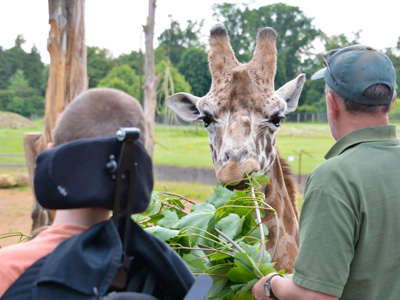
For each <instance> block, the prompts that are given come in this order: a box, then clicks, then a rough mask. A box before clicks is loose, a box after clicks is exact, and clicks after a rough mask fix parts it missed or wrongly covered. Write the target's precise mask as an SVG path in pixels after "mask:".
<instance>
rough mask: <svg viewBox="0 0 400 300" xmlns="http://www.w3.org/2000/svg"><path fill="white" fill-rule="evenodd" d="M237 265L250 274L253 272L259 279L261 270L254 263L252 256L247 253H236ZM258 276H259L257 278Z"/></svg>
mask: <svg viewBox="0 0 400 300" xmlns="http://www.w3.org/2000/svg"><path fill="white" fill-rule="evenodd" d="M235 264H236V265H237V266H238V267H242V268H243V269H245V270H247V271H248V272H251V273H253V274H254V275H255V277H259V274H258V273H259V270H258V268H257V266H256V264H255V263H254V261H253V260H252V259H251V258H250V256H249V255H248V254H247V253H236V254H235ZM256 274H258V275H257V276H256Z"/></svg>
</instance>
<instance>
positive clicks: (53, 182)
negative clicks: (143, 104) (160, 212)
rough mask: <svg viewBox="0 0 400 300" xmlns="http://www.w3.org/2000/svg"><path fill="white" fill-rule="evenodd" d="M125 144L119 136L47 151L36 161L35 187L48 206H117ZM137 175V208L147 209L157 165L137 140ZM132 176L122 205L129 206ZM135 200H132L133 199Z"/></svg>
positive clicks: (124, 184)
mask: <svg viewBox="0 0 400 300" xmlns="http://www.w3.org/2000/svg"><path fill="white" fill-rule="evenodd" d="M122 145H123V143H121V142H120V140H118V139H117V138H116V137H107V138H91V139H82V140H76V141H73V142H70V143H66V144H63V145H60V146H57V147H55V148H53V149H50V150H46V151H43V152H42V153H40V154H39V156H38V157H37V161H36V169H35V177H34V188H35V194H36V198H37V200H38V202H39V203H40V205H42V206H43V207H45V208H47V209H70V208H85V207H99V208H105V209H110V210H112V209H113V204H114V198H115V189H116V180H115V178H116V176H115V174H116V168H117V163H116V162H118V159H119V156H120V152H121V147H122ZM129 163H132V164H136V169H135V171H136V176H135V177H136V178H135V183H134V194H133V211H132V213H140V212H143V211H145V210H146V209H147V207H148V205H149V202H150V198H151V192H152V189H153V165H152V161H151V158H150V156H149V155H148V153H147V151H146V149H145V148H144V146H143V144H142V143H141V142H140V141H139V140H136V141H134V159H133V158H132V162H130V161H129ZM127 198H128V178H125V179H123V181H122V192H121V205H120V206H121V207H126V204H127V200H128V199H127ZM131 201H132V200H131Z"/></svg>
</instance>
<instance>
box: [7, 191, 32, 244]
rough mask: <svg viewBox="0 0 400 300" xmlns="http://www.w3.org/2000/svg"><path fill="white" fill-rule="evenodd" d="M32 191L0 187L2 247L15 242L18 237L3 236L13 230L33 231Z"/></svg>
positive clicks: (27, 232) (26, 232)
mask: <svg viewBox="0 0 400 300" xmlns="http://www.w3.org/2000/svg"><path fill="white" fill-rule="evenodd" d="M32 203H33V200H32V193H31V190H30V189H29V188H24V189H0V247H4V246H7V245H11V244H15V243H17V242H18V240H19V238H18V237H7V238H1V237H2V235H3V234H7V233H11V232H23V233H25V234H29V233H30V231H31V226H32V220H31V208H32Z"/></svg>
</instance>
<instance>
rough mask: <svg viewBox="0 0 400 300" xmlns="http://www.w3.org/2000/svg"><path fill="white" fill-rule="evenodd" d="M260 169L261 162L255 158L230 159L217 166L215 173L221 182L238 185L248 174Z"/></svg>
mask: <svg viewBox="0 0 400 300" xmlns="http://www.w3.org/2000/svg"><path fill="white" fill-rule="evenodd" d="M259 170H260V164H259V162H258V161H257V160H256V159H254V158H249V159H247V160H245V161H231V160H230V161H228V162H227V163H224V164H222V165H217V166H216V167H215V173H216V175H217V179H218V181H219V182H221V183H223V184H228V185H231V186H236V185H238V184H239V183H240V182H241V181H242V179H244V178H245V177H246V174H253V173H257V172H258V171H259Z"/></svg>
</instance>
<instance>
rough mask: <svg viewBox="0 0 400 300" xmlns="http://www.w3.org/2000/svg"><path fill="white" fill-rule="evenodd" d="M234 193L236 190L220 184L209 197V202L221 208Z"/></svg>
mask: <svg viewBox="0 0 400 300" xmlns="http://www.w3.org/2000/svg"><path fill="white" fill-rule="evenodd" d="M234 195H235V192H234V191H231V190H229V189H227V188H226V187H224V186H223V185H222V184H218V185H217V187H216V188H215V189H214V193H213V194H212V195H211V196H210V197H209V198H208V199H207V203H211V204H213V205H214V206H215V207H216V208H219V207H221V206H222V205H224V204H225V203H226V202H227V201H229V200H230V199H231V197H233V196H234Z"/></svg>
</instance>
